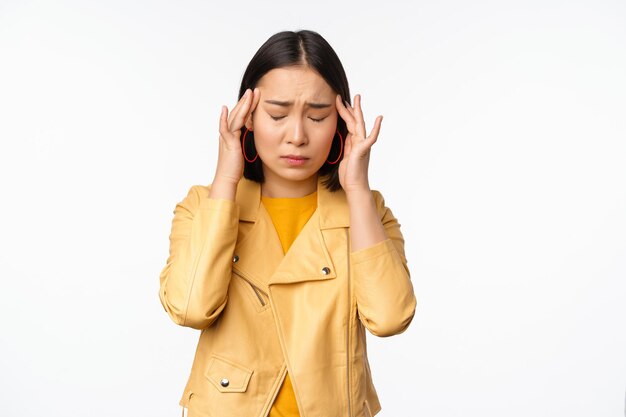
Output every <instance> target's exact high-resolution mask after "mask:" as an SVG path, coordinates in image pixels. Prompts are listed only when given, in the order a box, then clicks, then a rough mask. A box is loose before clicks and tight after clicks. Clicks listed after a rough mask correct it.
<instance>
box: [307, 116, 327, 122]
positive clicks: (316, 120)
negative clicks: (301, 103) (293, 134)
mask: <svg viewBox="0 0 626 417" xmlns="http://www.w3.org/2000/svg"><path fill="white" fill-rule="evenodd" d="M309 119H311V120H312V121H314V122H315V123H320V122H321V121H322V120H324V119H325V117H322V118H321V119H314V118H313V117H309Z"/></svg>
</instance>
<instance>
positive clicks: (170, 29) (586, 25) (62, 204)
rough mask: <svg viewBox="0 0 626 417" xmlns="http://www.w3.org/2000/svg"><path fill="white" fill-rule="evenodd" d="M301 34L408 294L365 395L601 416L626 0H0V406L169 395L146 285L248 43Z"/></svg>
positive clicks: (615, 408)
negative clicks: (338, 81) (320, 69)
mask: <svg viewBox="0 0 626 417" xmlns="http://www.w3.org/2000/svg"><path fill="white" fill-rule="evenodd" d="M297 29H312V30H315V31H318V32H319V33H321V34H322V35H323V36H324V37H325V38H326V39H327V40H328V41H329V42H330V43H331V45H333V47H334V48H335V50H336V51H337V53H338V55H339V57H340V58H341V59H342V61H343V63H344V66H345V68H346V71H347V73H348V78H349V80H350V84H351V91H352V94H355V93H361V94H362V95H363V106H364V109H365V113H366V116H367V120H368V121H369V125H368V126H371V123H372V122H373V120H374V118H375V117H376V115H378V114H383V115H384V116H385V119H384V122H383V128H382V131H381V136H380V137H379V140H378V142H377V143H376V144H375V145H374V148H373V150H372V161H371V173H370V177H371V180H370V182H371V185H372V187H373V188H375V189H379V190H380V191H381V192H382V193H383V195H384V196H385V197H386V202H387V205H388V206H389V207H391V208H392V210H393V212H394V214H395V215H396V216H397V217H398V219H399V221H400V222H401V224H402V231H403V233H404V235H405V239H406V249H407V256H408V258H409V266H410V268H411V273H412V279H413V281H414V285H415V289H416V294H417V297H418V311H417V313H416V316H415V319H414V321H413V323H412V325H411V327H410V328H409V329H408V330H407V331H406V332H405V333H403V334H401V335H398V336H394V337H391V338H382V339H379V338H376V337H373V336H371V335H369V339H368V340H369V349H370V350H369V352H370V361H371V364H372V371H373V376H374V383H375V385H376V387H377V389H378V392H379V395H380V399H381V403H382V406H383V410H382V412H381V413H380V414H379V415H380V416H382V417H402V416H407V417H408V416H424V417H439V416H440V417H453V416H464V417H465V416H476V417H491V416H493V417H496V416H497V417H501V416H508V417H515V416H520V417H522V416H523V417H528V416H532V417H541V416H550V417H553V416H568V417H574V416H581V417H583V416H585V417H586V416H594V417H597V416H622V415H623V413H624V394H625V390H626V278H625V277H626V122H625V115H626V3H625V2H623V1H599V0H581V1H576V0H571V1H565V0H563V1H555V0H541V1H538V0H534V1H495V0H494V1H473V2H466V1H458V0H457V1H451V0H438V1H428V2H425V1H420V2H411V4H409V2H402V3H400V2H397V3H394V2H392V1H382V2H381V1H376V2H363V1H359V2H356V1H355V2H350V3H348V2H339V1H308V2H294V1H282V2H262V1H256V2H219V3H217V2H209V1H205V2H201V1H173V0H172V1H120V0H116V1H99V2H95V1H74V2H72V1H67V0H63V1H62V0H57V1H49V2H44V1H27V0H22V1H7V0H0V138H1V148H0V181H1V194H0V196H1V197H0V198H1V199H2V201H1V203H2V204H1V205H0V228H1V229H0V236H1V238H0V239H1V240H0V266H1V269H0V279H1V280H2V281H1V282H2V286H1V292H0V294H1V295H0V320H1V325H2V327H1V329H2V331H1V332H0V384H1V387H0V388H1V392H2V393H1V395H0V415H3V416H9V415H10V416H107V417H109V416H149V417H159V416H164V417H165V416H176V415H178V414H179V413H180V406H179V405H178V400H179V398H180V395H181V393H182V390H183V387H184V384H185V382H186V380H187V376H188V373H189V370H190V367H191V360H192V357H193V353H194V351H195V347H196V341H197V337H198V332H197V331H195V330H192V329H188V328H183V327H179V326H176V325H175V324H174V323H173V322H172V321H171V320H170V319H169V317H168V316H167V315H166V313H165V312H164V311H163V308H162V306H161V305H160V302H159V300H158V275H159V272H160V271H161V269H162V268H163V266H164V265H165V260H166V258H167V253H168V245H169V241H168V235H169V231H170V227H171V219H172V217H173V213H172V212H173V209H174V206H175V204H176V203H177V202H178V201H180V200H182V198H184V196H185V195H186V193H187V191H188V189H189V187H190V186H191V185H194V184H208V183H210V181H211V180H212V178H213V174H214V170H215V163H216V153H217V137H218V136H217V122H218V117H219V111H220V106H221V105H222V104H226V105H228V106H229V107H231V108H232V106H233V105H234V103H235V101H236V94H237V90H238V88H239V83H240V80H241V76H242V74H243V71H244V69H245V66H246V65H247V63H248V61H249V60H250V58H251V57H252V55H253V54H254V52H255V51H256V50H257V49H258V47H259V46H260V45H261V44H262V43H263V42H264V41H265V40H266V39H267V38H268V37H269V36H270V35H272V34H274V33H275V32H278V31H281V30H297Z"/></svg>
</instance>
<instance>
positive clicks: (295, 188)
mask: <svg viewBox="0 0 626 417" xmlns="http://www.w3.org/2000/svg"><path fill="white" fill-rule="evenodd" d="M267 171H269V170H267ZM267 171H266V172H265V173H267ZM317 176H318V174H315V175H313V176H311V177H310V178H307V179H304V180H300V181H294V180H289V179H286V178H282V177H278V176H276V175H273V174H271V173H270V174H269V175H267V174H266V175H265V182H263V184H261V195H263V196H265V197H270V198H298V197H304V196H305V195H309V194H312V193H313V192H315V191H316V190H317Z"/></svg>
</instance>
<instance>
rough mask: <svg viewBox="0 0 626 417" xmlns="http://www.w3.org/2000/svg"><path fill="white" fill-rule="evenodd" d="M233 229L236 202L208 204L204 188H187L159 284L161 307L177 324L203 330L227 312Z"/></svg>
mask: <svg viewBox="0 0 626 417" xmlns="http://www.w3.org/2000/svg"><path fill="white" fill-rule="evenodd" d="M238 227H239V208H238V206H237V204H236V203H235V201H233V200H231V199H222V198H209V195H208V190H207V188H206V187H202V186H198V185H194V186H192V187H191V189H190V190H189V192H188V194H187V197H185V199H184V200H183V201H181V202H180V203H178V204H177V205H176V208H175V209H174V219H173V221H172V230H171V234H170V250H169V257H168V259H167V262H166V265H165V267H164V268H163V270H162V272H161V274H160V278H159V280H160V290H159V298H160V300H161V304H162V305H163V307H164V308H165V311H166V312H167V313H168V314H169V316H170V317H171V318H172V320H173V321H174V322H175V323H176V324H179V325H181V326H187V327H192V328H194V329H203V328H206V327H208V326H210V325H211V323H213V322H214V321H215V319H216V318H217V317H218V316H219V314H220V313H221V311H222V310H223V309H224V307H225V306H226V302H227V299H228V286H229V284H230V277H231V268H232V266H231V262H232V255H233V252H234V248H235V244H236V242H237V232H238Z"/></svg>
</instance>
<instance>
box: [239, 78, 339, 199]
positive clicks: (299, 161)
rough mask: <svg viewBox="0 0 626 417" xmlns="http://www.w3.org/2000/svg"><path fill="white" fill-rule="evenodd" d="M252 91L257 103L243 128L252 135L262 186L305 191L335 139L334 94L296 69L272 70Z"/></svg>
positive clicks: (322, 82)
mask: <svg viewBox="0 0 626 417" xmlns="http://www.w3.org/2000/svg"><path fill="white" fill-rule="evenodd" d="M257 88H258V89H259V90H258V94H259V101H258V104H257V106H256V108H255V110H254V112H253V113H252V117H251V123H250V121H249V123H248V128H249V129H251V130H253V131H254V143H255V146H256V149H257V152H258V153H259V158H260V159H261V160H262V163H263V174H264V176H265V181H266V183H276V184H278V183H282V184H291V183H292V182H293V183H301V184H307V185H309V186H310V184H311V183H312V182H313V181H316V180H317V171H318V170H319V169H320V167H321V166H322V165H323V164H324V162H325V161H326V158H327V157H328V153H329V152H330V147H331V145H332V140H333V136H334V135H335V130H336V128H337V117H338V115H337V109H336V107H335V97H336V95H337V93H335V92H334V91H333V89H332V88H331V87H330V86H329V85H328V84H327V83H326V81H325V80H324V79H323V78H322V77H321V76H320V75H319V74H317V73H316V72H315V71H313V70H311V69H309V68H307V67H301V66H298V67H286V68H276V69H273V70H271V71H269V72H268V73H266V74H265V75H264V76H263V77H262V78H261V79H260V80H259V82H258V83H257ZM307 180H308V181H307ZM309 191H310V190H309ZM310 192H312V191H310Z"/></svg>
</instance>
